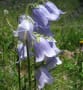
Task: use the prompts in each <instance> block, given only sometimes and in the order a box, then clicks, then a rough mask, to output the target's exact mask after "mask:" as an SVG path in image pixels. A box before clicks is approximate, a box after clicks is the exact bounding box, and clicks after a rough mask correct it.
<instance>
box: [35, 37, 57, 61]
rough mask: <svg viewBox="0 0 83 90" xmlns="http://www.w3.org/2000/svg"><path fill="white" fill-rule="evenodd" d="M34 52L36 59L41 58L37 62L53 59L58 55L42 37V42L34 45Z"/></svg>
mask: <svg viewBox="0 0 83 90" xmlns="http://www.w3.org/2000/svg"><path fill="white" fill-rule="evenodd" d="M34 51H35V54H36V57H40V58H39V60H38V58H37V61H42V60H43V59H44V57H45V56H46V57H53V56H55V55H56V53H55V51H54V49H53V48H51V46H50V44H49V43H48V42H47V41H46V40H45V39H44V38H43V37H40V41H39V42H36V43H34Z"/></svg>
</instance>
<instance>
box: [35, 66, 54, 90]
mask: <svg viewBox="0 0 83 90" xmlns="http://www.w3.org/2000/svg"><path fill="white" fill-rule="evenodd" d="M35 76H36V80H37V83H38V88H39V90H40V89H42V88H43V87H44V86H45V84H52V83H53V77H52V76H51V75H50V73H49V72H48V70H47V69H46V68H45V67H40V68H39V69H38V70H37V71H36V75H35Z"/></svg>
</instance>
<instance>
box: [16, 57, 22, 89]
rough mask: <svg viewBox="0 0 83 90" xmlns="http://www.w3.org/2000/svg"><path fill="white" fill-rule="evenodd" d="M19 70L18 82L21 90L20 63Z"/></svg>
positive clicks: (18, 64)
mask: <svg viewBox="0 0 83 90" xmlns="http://www.w3.org/2000/svg"><path fill="white" fill-rule="evenodd" d="M17 61H19V57H18V58H17ZM17 68H18V82H19V90H21V77H20V62H19V63H17Z"/></svg>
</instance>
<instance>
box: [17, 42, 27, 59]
mask: <svg viewBox="0 0 83 90" xmlns="http://www.w3.org/2000/svg"><path fill="white" fill-rule="evenodd" d="M17 52H18V55H19V59H21V60H24V59H25V58H26V57H27V48H26V46H25V45H23V43H20V44H19V43H18V45H17Z"/></svg>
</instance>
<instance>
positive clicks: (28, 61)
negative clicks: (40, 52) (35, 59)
mask: <svg viewBox="0 0 83 90" xmlns="http://www.w3.org/2000/svg"><path fill="white" fill-rule="evenodd" d="M28 43H29V42H28V40H26V45H27V63H28V80H29V82H28V83H29V85H28V86H29V90H31V67H30V56H29V46H28Z"/></svg>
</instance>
